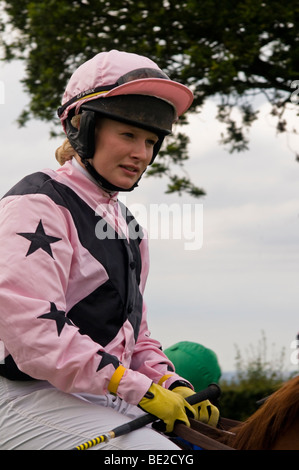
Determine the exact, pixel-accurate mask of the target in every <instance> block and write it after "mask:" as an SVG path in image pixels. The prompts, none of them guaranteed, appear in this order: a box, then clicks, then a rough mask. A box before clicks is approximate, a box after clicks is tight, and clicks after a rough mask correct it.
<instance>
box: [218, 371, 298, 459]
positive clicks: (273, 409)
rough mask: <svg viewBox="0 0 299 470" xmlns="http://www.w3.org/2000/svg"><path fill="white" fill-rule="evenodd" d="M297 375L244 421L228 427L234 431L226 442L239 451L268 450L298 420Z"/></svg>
mask: <svg viewBox="0 0 299 470" xmlns="http://www.w3.org/2000/svg"><path fill="white" fill-rule="evenodd" d="M298 412H299V376H298V377H295V378H293V379H291V380H289V381H288V382H286V383H285V384H284V385H283V386H282V387H281V388H280V389H279V390H277V391H276V392H275V393H273V395H271V396H270V397H269V398H267V400H266V401H265V402H264V404H263V405H261V407H260V408H259V409H258V410H257V411H256V412H255V413H254V414H253V415H252V416H251V417H250V418H248V419H247V420H246V421H244V423H241V424H240V425H238V426H237V427H235V428H232V429H230V431H231V432H232V433H235V436H234V437H229V439H228V441H227V442H226V444H227V445H230V446H232V447H233V448H234V449H238V450H250V449H251V450H262V449H264V450H267V449H271V448H272V447H273V445H274V443H275V441H276V439H277V438H278V437H279V436H280V435H281V434H282V433H283V432H284V431H286V430H287V428H288V427H289V426H291V424H292V423H293V422H294V420H295V419H297V415H298Z"/></svg>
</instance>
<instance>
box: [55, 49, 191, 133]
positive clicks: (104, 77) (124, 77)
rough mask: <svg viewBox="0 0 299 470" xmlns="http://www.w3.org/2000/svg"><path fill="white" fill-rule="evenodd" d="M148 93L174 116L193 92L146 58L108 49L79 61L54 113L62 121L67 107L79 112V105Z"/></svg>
mask: <svg viewBox="0 0 299 470" xmlns="http://www.w3.org/2000/svg"><path fill="white" fill-rule="evenodd" d="M132 94H134V95H149V96H154V97H157V98H160V99H162V100H165V101H167V102H169V103H170V104H172V105H173V107H174V108H175V110H176V117H178V116H180V115H181V114H183V113H184V112H185V111H186V110H187V109H188V108H189V107H190V105H191V104H192V101H193V94H192V92H191V90H189V88H187V87H186V86H185V85H182V84H181V83H178V82H175V81H173V80H170V79H169V77H167V75H166V74H165V73H164V72H162V70H161V69H160V68H159V67H158V65H157V64H156V63H155V62H153V61H152V60H150V59H148V58H147V57H143V56H140V55H137V54H133V53H128V52H122V51H117V50H111V51H109V52H100V53H99V54H97V55H96V56H95V57H93V58H92V59H90V60H88V61H87V62H85V63H83V64H82V65H81V66H80V67H79V68H78V69H77V70H76V71H75V72H74V73H73V75H72V76H71V78H70V81H69V83H68V85H67V88H66V90H65V92H64V95H63V99H62V106H61V107H60V108H59V111H58V114H59V117H60V119H61V122H62V124H63V125H64V121H65V119H66V118H67V116H68V113H69V112H70V110H71V109H73V108H75V114H78V113H79V109H80V107H81V106H82V104H84V103H86V102H88V101H91V100H96V99H99V98H108V97H112V96H119V95H132Z"/></svg>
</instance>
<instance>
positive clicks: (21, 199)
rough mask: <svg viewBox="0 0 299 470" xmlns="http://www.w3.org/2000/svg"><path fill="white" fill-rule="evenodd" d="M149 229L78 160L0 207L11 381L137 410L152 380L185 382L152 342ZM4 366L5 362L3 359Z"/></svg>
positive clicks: (0, 279) (26, 185)
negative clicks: (117, 375) (112, 396)
mask: <svg viewBox="0 0 299 470" xmlns="http://www.w3.org/2000/svg"><path fill="white" fill-rule="evenodd" d="M148 268H149V258H148V244H147V239H146V237H145V236H144V233H143V230H142V229H141V228H140V227H139V225H138V224H137V222H136V220H135V219H134V217H133V216H132V215H131V214H130V212H129V211H128V210H127V208H126V207H125V206H124V205H123V204H122V203H121V202H119V201H118V199H117V197H116V195H115V196H114V197H108V196H107V194H106V193H104V192H103V191H102V190H101V189H100V188H99V187H98V185H97V184H95V183H94V182H93V181H91V180H90V179H89V178H88V177H87V176H86V175H85V174H83V173H82V172H81V171H80V170H79V169H78V168H75V167H74V165H73V164H72V163H71V162H67V163H66V164H65V165H63V166H62V167H61V168H59V169H58V170H56V171H53V170H45V171H42V172H38V173H34V174H32V175H29V176H27V177H25V178H24V179H23V180H21V181H20V182H19V183H18V184H16V186H14V187H13V188H12V189H11V190H10V191H9V192H8V193H7V194H6V195H5V196H4V197H3V198H2V200H1V203H0V340H1V341H2V342H3V344H4V350H5V356H6V357H5V361H4V360H3V361H2V364H1V365H0V374H1V375H3V376H6V377H7V378H9V379H17V380H34V379H36V380H47V381H48V382H49V383H51V384H52V385H53V386H55V387H57V388H58V389H60V390H63V391H65V392H68V393H80V392H81V393H83V392H88V393H93V394H99V395H104V394H106V393H107V392H108V384H109V382H110V379H111V377H112V375H113V373H114V372H115V370H116V368H117V367H118V366H119V365H122V366H124V367H125V368H126V372H125V374H124V375H123V377H122V379H121V381H120V384H119V386H118V390H117V394H118V395H119V396H120V397H121V398H123V399H124V400H126V401H127V402H128V403H132V404H137V403H138V402H139V401H140V400H141V398H142V397H143V396H144V394H145V392H146V391H147V390H148V388H149V387H150V385H151V383H152V382H155V383H158V382H159V380H160V379H161V378H162V377H163V376H165V375H170V376H171V377H170V378H168V379H167V380H166V381H165V382H164V383H163V386H164V387H166V388H168V387H169V386H170V385H171V384H172V383H173V382H175V381H176V380H180V379H181V377H179V376H178V375H177V374H176V373H175V372H174V366H173V364H172V363H171V362H170V361H169V360H168V358H167V357H166V356H165V355H164V353H163V352H162V349H161V345H160V343H159V342H158V341H156V340H154V339H152V338H151V337H150V333H149V330H148V325H147V318H146V306H145V303H144V301H143V292H144V288H145V283H146V278H147V275H148ZM0 359H1V358H0Z"/></svg>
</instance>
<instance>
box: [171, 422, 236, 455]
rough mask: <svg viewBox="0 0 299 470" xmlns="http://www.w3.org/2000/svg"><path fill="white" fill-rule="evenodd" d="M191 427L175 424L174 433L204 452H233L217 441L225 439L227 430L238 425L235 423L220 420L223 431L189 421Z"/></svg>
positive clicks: (230, 448) (231, 448)
mask: <svg viewBox="0 0 299 470" xmlns="http://www.w3.org/2000/svg"><path fill="white" fill-rule="evenodd" d="M190 424H191V427H190V428H188V427H187V426H186V425H185V424H183V423H177V424H176V425H175V426H174V433H175V434H176V436H177V437H181V438H182V439H185V440H186V441H188V442H190V443H191V444H193V445H196V446H198V447H201V448H202V449H204V450H235V449H234V448H233V447H229V446H227V445H226V444H223V443H222V442H219V441H218V439H220V438H223V437H225V435H227V433H229V432H230V431H229V428H230V427H232V426H234V425H236V424H238V422H237V421H232V420H226V419H225V418H220V426H221V427H223V428H224V429H219V428H213V427H211V426H209V425H207V424H204V423H201V422H200V421H196V420H194V419H190Z"/></svg>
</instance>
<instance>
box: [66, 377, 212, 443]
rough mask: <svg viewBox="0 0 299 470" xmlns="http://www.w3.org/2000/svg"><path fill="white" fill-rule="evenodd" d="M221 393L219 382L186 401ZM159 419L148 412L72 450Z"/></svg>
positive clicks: (202, 398)
mask: <svg viewBox="0 0 299 470" xmlns="http://www.w3.org/2000/svg"><path fill="white" fill-rule="evenodd" d="M220 393H221V391H220V387H219V386H218V385H217V384H211V385H209V386H208V387H207V388H205V389H204V390H201V391H200V392H198V393H195V394H194V395H191V396H190V397H187V398H186V401H187V402H188V403H190V405H195V404H196V403H200V402H201V401H204V400H211V401H213V400H216V399H217V398H218V397H219V396H220ZM157 420H158V418H157V417H156V416H154V415H152V414H150V413H148V414H146V415H144V416H140V417H138V418H136V419H133V420H132V421H129V422H127V423H124V424H121V425H120V426H117V427H116V428H114V429H112V430H111V431H108V432H106V433H104V434H101V435H100V436H97V437H95V438H94V439H91V440H90V441H86V442H84V443H83V444H80V445H78V446H76V447H74V448H73V449H70V450H87V449H89V448H90V447H94V446H96V445H97V444H101V443H102V442H107V441H109V440H110V439H114V438H115V437H119V436H123V435H124V434H127V433H129V432H131V431H135V430H136V429H139V428H142V427H143V426H146V425H147V424H150V423H153V422H154V421H157Z"/></svg>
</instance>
